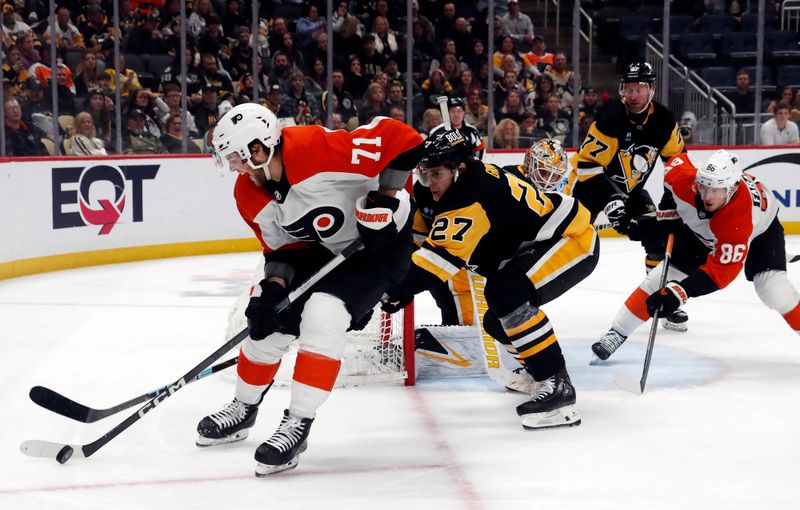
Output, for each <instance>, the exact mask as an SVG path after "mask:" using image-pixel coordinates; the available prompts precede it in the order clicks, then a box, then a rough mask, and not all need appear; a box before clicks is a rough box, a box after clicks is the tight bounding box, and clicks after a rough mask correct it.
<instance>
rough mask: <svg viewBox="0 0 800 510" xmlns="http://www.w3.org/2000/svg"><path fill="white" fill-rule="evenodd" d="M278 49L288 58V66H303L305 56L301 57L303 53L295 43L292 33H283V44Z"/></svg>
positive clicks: (297, 67) (300, 67)
mask: <svg viewBox="0 0 800 510" xmlns="http://www.w3.org/2000/svg"><path fill="white" fill-rule="evenodd" d="M280 51H281V53H283V54H284V55H286V57H287V58H288V59H289V67H292V68H296V69H303V68H305V65H306V61H305V58H304V57H303V53H302V52H301V51H300V48H298V47H297V45H296V44H295V40H294V34H292V33H291V32H286V33H285V34H283V46H282V47H281V50H280Z"/></svg>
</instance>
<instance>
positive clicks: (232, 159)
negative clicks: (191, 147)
mask: <svg viewBox="0 0 800 510" xmlns="http://www.w3.org/2000/svg"><path fill="white" fill-rule="evenodd" d="M212 154H213V155H214V166H216V167H217V170H219V171H220V172H235V171H236V166H237V164H241V158H240V157H239V155H238V154H237V153H235V152H232V153H230V154H228V155H226V156H222V155H221V154H220V153H218V152H217V151H213V153H212Z"/></svg>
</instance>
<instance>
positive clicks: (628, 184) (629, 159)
mask: <svg viewBox="0 0 800 510" xmlns="http://www.w3.org/2000/svg"><path fill="white" fill-rule="evenodd" d="M657 158H658V149H656V148H655V147H651V146H649V145H640V146H636V145H633V144H631V146H630V147H628V148H627V149H621V150H620V151H619V153H617V160H618V161H619V166H620V168H621V169H622V176H616V175H615V176H614V177H613V179H614V180H617V181H622V182H621V184H624V185H625V188H626V190H627V191H631V190H632V189H633V188H635V187H636V185H637V184H639V182H640V181H642V180H644V179H645V178H646V176H647V173H648V172H650V170H652V169H653V167H654V166H655V164H656V159H657Z"/></svg>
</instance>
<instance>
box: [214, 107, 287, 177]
mask: <svg viewBox="0 0 800 510" xmlns="http://www.w3.org/2000/svg"><path fill="white" fill-rule="evenodd" d="M254 141H257V142H261V143H262V144H264V146H265V147H266V148H267V150H268V151H269V157H268V158H267V162H266V163H264V164H260V165H256V164H254V163H253V162H252V161H251V162H250V166H252V167H254V168H264V167H266V166H267V165H268V164H269V162H270V161H272V156H273V154H274V153H275V147H276V146H277V145H278V144H279V143H280V141H281V127H280V124H279V123H278V118H277V117H276V116H275V114H274V113H272V111H271V110H269V109H268V108H266V107H264V106H261V105H260V104H257V103H242V104H240V105H237V106H234V107H233V108H231V109H230V110H229V111H228V112H227V113H226V114H225V115H224V116H223V117H222V118H221V119H220V120H219V122H217V125H216V126H215V127H214V136H213V138H212V140H211V145H212V148H213V151H214V163H215V164H216V165H217V167H218V168H219V169H221V170H230V164H229V162H230V158H238V159H240V160H248V161H250V157H251V154H250V148H249V145H250V144H251V143H253V142H254Z"/></svg>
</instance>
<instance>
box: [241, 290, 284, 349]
mask: <svg viewBox="0 0 800 510" xmlns="http://www.w3.org/2000/svg"><path fill="white" fill-rule="evenodd" d="M259 286H260V287H261V295H260V296H253V297H251V298H250V302H249V303H248V304H247V308H246V309H245V311H244V315H245V317H247V325H248V326H249V327H250V338H252V339H253V340H263V339H264V338H266V337H267V336H269V335H271V334H272V333H274V332H276V331H278V330H279V329H280V328H281V326H282V325H283V321H282V318H281V317H280V315H281V314H279V313H278V312H277V311H275V307H276V306H277V305H278V303H280V302H281V301H283V300H284V298H286V296H288V295H289V291H288V290H287V289H286V287H284V286H283V285H281V284H280V283H278V282H275V281H268V280H266V279H265V280H261V283H260V284H259Z"/></svg>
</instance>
